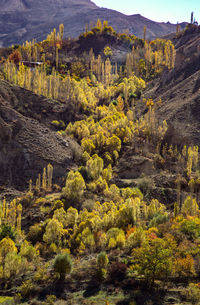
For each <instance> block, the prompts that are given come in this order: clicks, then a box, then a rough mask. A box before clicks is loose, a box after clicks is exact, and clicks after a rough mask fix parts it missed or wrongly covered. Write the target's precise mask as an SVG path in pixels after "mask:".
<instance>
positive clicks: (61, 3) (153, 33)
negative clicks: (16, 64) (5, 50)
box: [0, 0, 185, 46]
mask: <svg viewBox="0 0 200 305" xmlns="http://www.w3.org/2000/svg"><path fill="white" fill-rule="evenodd" d="M98 18H99V19H101V20H102V21H103V20H108V21H109V24H111V25H112V26H113V27H114V28H115V29H116V30H117V31H122V30H124V29H128V30H129V32H130V33H132V34H135V35H137V36H140V37H142V35H143V27H144V25H145V26H146V27H147V37H148V38H151V39H152V38H155V37H158V36H163V35H166V34H169V33H171V32H175V30H176V25H174V24H170V23H157V22H154V21H151V20H148V19H147V18H144V17H142V16H141V15H132V16H126V15H124V14H122V13H119V12H117V11H114V10H109V9H104V8H99V7H97V6H96V5H95V4H94V3H93V2H91V1H90V0H75V1H72V0H57V1H53V0H50V1H47V0H43V1H39V0H35V1H33V0H9V1H5V0H3V2H2V3H1V11H0V46H7V45H11V44H15V43H22V42H24V41H25V40H31V39H32V38H36V39H37V40H42V39H44V38H45V37H46V36H47V34H48V33H49V32H50V31H52V29H53V28H54V27H57V28H58V26H59V24H60V23H63V24H64V26H65V36H70V37H77V36H78V35H79V34H80V33H81V32H83V30H84V29H85V25H86V24H90V23H91V22H92V23H93V24H94V23H96V21H97V19H98ZM184 26H185V23H183V24H181V27H182V28H183V27H184Z"/></svg>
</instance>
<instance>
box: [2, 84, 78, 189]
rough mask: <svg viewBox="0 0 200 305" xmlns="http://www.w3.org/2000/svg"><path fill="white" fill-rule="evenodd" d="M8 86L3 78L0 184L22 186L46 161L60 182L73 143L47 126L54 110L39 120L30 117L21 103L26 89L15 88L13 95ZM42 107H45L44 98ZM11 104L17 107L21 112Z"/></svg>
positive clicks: (56, 179) (66, 168)
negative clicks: (51, 166)
mask: <svg viewBox="0 0 200 305" xmlns="http://www.w3.org/2000/svg"><path fill="white" fill-rule="evenodd" d="M6 89H7V90H6ZM12 89H13V88H12V87H11V86H10V85H8V84H7V83H6V82H2V81H0V186H1V188H6V187H9V188H10V187H11V188H16V189H18V190H24V189H26V188H27V186H28V182H29V180H30V179H32V180H33V181H35V179H36V178H37V176H38V174H39V173H42V170H43V168H44V167H46V166H47V165H48V163H51V164H52V165H53V167H54V180H55V182H58V183H59V182H61V180H62V179H63V178H64V177H65V176H66V174H67V172H68V170H69V169H70V168H71V167H72V166H74V161H73V150H72V148H71V147H72V145H74V144H72V142H71V140H70V139H68V138H65V139H64V138H63V137H61V136H60V135H58V134H57V133H56V132H55V131H54V130H51V129H50V121H51V120H52V119H55V118H56V114H55V112H52V113H51V112H50V113H49V114H48V115H46V116H47V118H46V120H45V118H43V120H42V116H41V117H39V118H40V119H38V120H37V119H36V118H32V117H30V116H29V112H30V109H29V111H27V113H25V110H24V109H23V107H22V106H23V104H24V102H25V101H24V100H23V99H22V96H23V98H24V97H25V96H26V91H24V89H21V88H18V89H17V92H18V93H19V92H21V94H20V95H15V94H14V92H13V91H12ZM13 90H14V91H15V89H13ZM22 92H23V94H22ZM9 93H10V94H9ZM11 93H12V94H11ZM15 93H16V92H15ZM34 96H35V95H34ZM35 99H36V103H38V104H39V103H40V102H42V101H43V99H45V98H44V97H39V96H38V97H37V96H35ZM26 102H27V103H28V102H29V100H28V99H27V100H26ZM43 103H44V101H43ZM20 105H21V107H20ZM36 106H37V105H35V107H36ZM43 107H45V103H44V104H43ZM46 107H47V108H48V107H49V105H48V101H46ZM52 107H53V106H52ZM57 107H58V104H57ZM15 108H16V109H21V112H22V113H23V114H22V113H20V112H19V111H17V110H16V109H15ZM49 109H50V108H49ZM36 115H37V112H36V113H35V116H36ZM42 121H43V122H42ZM76 145H77V146H78V144H76ZM77 149H78V148H77Z"/></svg>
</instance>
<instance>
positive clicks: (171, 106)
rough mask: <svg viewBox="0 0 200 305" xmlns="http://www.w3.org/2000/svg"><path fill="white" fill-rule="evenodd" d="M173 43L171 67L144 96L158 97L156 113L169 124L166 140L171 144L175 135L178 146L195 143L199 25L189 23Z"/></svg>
mask: <svg viewBox="0 0 200 305" xmlns="http://www.w3.org/2000/svg"><path fill="white" fill-rule="evenodd" d="M174 43H175V46H176V52H177V53H176V62H175V68H174V69H173V70H172V71H170V72H168V71H165V72H164V73H163V75H162V76H161V79H159V80H156V81H155V82H153V83H152V84H150V86H149V87H148V88H147V90H146V96H151V97H153V99H154V100H159V99H160V98H161V99H162V104H161V105H160V106H159V108H158V115H159V117H160V118H161V119H165V120H167V121H168V123H169V124H170V125H171V126H173V130H172V129H171V132H172V134H171V135H170V137H168V139H167V140H168V141H170V142H172V144H174V143H175V142H177V137H179V141H178V142H179V144H180V145H181V144H183V143H182V142H186V143H185V144H195V145H198V146H199V145H200V106H199V105H200V48H199V44H200V27H197V26H193V25H191V26H190V27H189V29H188V30H186V31H185V33H184V34H182V35H181V36H180V37H179V38H178V39H174ZM175 138H176V139H175ZM183 138H184V141H182V140H183ZM174 139H175V140H174ZM176 144H177V143H176Z"/></svg>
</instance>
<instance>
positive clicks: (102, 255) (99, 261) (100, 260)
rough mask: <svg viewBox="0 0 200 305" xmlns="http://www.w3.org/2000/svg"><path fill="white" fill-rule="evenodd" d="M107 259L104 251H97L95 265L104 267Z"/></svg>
mask: <svg viewBox="0 0 200 305" xmlns="http://www.w3.org/2000/svg"><path fill="white" fill-rule="evenodd" d="M108 262H109V259H108V256H107V254H106V253H105V252H101V253H99V255H98V256H97V266H98V268H100V269H101V268H106V267H107V265H108Z"/></svg>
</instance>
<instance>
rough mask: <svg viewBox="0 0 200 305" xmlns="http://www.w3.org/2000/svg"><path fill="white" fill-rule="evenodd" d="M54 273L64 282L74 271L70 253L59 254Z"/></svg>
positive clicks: (56, 258)
mask: <svg viewBox="0 0 200 305" xmlns="http://www.w3.org/2000/svg"><path fill="white" fill-rule="evenodd" d="M53 268H54V271H55V272H57V273H58V274H59V276H60V280H64V279H65V276H66V274H70V273H71V271H72V260H71V257H70V255H69V254H68V253H66V254H58V255H57V256H56V257H55V260H54V265H53Z"/></svg>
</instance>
